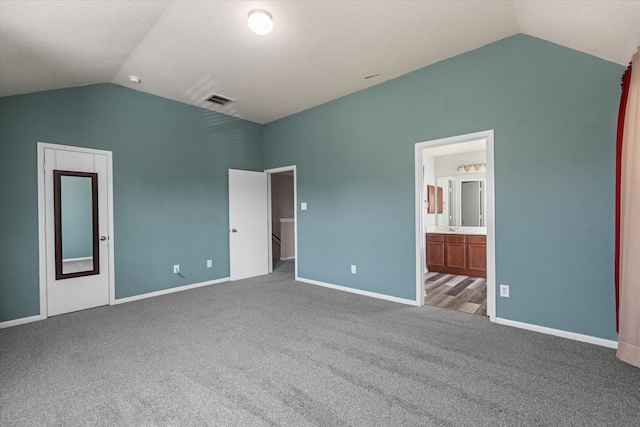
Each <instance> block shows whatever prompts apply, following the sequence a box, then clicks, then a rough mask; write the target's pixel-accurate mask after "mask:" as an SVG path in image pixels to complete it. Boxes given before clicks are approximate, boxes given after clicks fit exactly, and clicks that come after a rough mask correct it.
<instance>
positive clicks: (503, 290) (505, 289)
mask: <svg viewBox="0 0 640 427" xmlns="http://www.w3.org/2000/svg"><path fill="white" fill-rule="evenodd" d="M500 296H501V297H505V298H509V285H500Z"/></svg>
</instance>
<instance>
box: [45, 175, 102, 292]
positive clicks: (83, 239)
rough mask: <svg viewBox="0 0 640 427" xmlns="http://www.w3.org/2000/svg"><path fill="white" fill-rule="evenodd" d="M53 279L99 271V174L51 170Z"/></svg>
mask: <svg viewBox="0 0 640 427" xmlns="http://www.w3.org/2000/svg"><path fill="white" fill-rule="evenodd" d="M53 191H54V222H55V264H56V280H61V279H68V278H71V277H80V276H90V275H93V274H100V263H99V258H100V257H99V245H98V174H97V173H90V172H74V171H62V170H54V171H53Z"/></svg>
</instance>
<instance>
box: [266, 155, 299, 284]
mask: <svg viewBox="0 0 640 427" xmlns="http://www.w3.org/2000/svg"><path fill="white" fill-rule="evenodd" d="M265 172H267V175H268V177H269V179H268V187H269V189H268V192H269V228H270V235H271V239H270V244H269V259H270V263H269V272H270V273H278V274H282V275H285V276H288V277H291V278H295V277H297V268H296V256H297V223H296V170H295V166H289V167H284V168H277V169H270V170H267V171H265Z"/></svg>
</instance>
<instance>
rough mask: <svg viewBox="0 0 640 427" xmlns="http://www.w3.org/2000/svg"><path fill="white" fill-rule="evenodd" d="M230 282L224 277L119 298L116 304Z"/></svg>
mask: <svg viewBox="0 0 640 427" xmlns="http://www.w3.org/2000/svg"><path fill="white" fill-rule="evenodd" d="M229 280H231V279H230V278H229V277H223V278H222V279H215V280H208V281H206V282H199V283H193V284H191V285H184V286H176V287H175V288H168V289H162V290H160V291H155V292H148V293H146V294H140V295H134V296H131V297H126V298H118V299H117V300H115V301H114V304H124V303H127V302H133V301H138V300H141V299H147V298H153V297H158V296H160V295H167V294H173V293H175V292H182V291H188V290H189V289H195V288H201V287H203V286H209V285H217V284H219V283H225V282H228V281H229Z"/></svg>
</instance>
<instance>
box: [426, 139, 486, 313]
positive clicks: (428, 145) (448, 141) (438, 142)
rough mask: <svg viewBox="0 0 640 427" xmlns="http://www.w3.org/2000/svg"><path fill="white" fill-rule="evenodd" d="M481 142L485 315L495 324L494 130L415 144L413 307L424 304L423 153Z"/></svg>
mask: <svg viewBox="0 0 640 427" xmlns="http://www.w3.org/2000/svg"><path fill="white" fill-rule="evenodd" d="M480 139H484V140H485V141H486V152H487V175H486V178H485V179H486V181H485V189H484V190H485V206H486V210H485V226H486V227H487V316H489V320H490V321H491V322H495V321H496V243H495V242H496V234H495V230H496V225H495V215H494V211H495V184H494V182H495V179H494V170H495V167H494V154H493V153H494V150H493V145H494V142H493V129H491V130H486V131H482V132H476V133H470V134H466V135H458V136H452V137H449V138H441V139H435V140H431V141H425V142H419V143H417V144H416V145H415V236H416V242H415V245H416V246H415V248H416V251H415V254H416V305H418V306H423V305H424V267H423V266H424V262H423V260H424V259H425V257H426V247H425V246H426V244H425V238H424V224H423V218H422V217H423V216H422V212H421V209H422V200H424V194H423V192H424V185H423V181H422V170H423V169H422V168H423V159H422V150H424V149H425V148H433V147H440V146H443V145H450V144H459V143H462V142H470V141H477V140H480Z"/></svg>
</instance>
